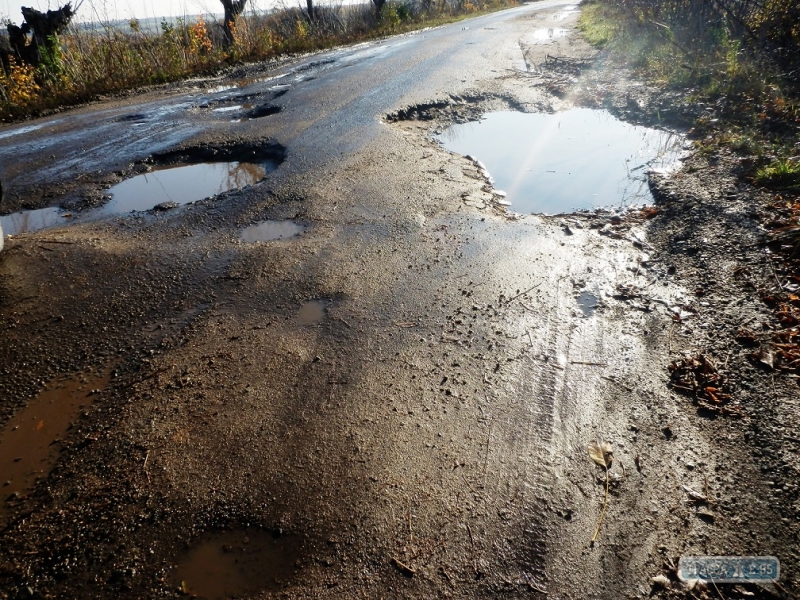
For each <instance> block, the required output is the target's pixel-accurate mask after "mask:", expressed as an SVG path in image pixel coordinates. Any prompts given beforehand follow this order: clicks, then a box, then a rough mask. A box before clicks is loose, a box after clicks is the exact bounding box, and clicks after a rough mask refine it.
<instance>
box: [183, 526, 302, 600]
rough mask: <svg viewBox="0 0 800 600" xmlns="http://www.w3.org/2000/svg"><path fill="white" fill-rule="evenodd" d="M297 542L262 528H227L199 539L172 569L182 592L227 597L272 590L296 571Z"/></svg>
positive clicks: (210, 597)
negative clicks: (236, 529)
mask: <svg viewBox="0 0 800 600" xmlns="http://www.w3.org/2000/svg"><path fill="white" fill-rule="evenodd" d="M299 557H300V545H299V543H298V542H297V541H296V540H294V539H291V538H287V537H282V536H276V535H274V534H272V533H270V532H267V531H264V530H263V529H257V528H247V529H240V530H238V531H226V532H223V533H218V534H215V535H213V536H211V537H209V538H206V539H205V540H203V541H200V542H199V543H198V544H197V545H196V546H195V547H194V548H192V549H190V550H189V551H188V552H187V553H186V554H185V555H184V557H183V559H182V560H181V561H180V563H179V564H178V566H177V568H176V569H175V581H176V583H177V584H178V586H179V587H180V588H181V589H182V591H183V592H184V593H185V594H191V595H192V596H194V597H199V598H206V599H207V600H227V598H231V597H239V596H248V595H253V594H257V593H258V592H261V591H265V590H274V589H276V588H278V587H279V586H280V585H281V584H282V583H284V582H286V581H288V580H290V579H291V578H292V577H293V576H294V574H295V570H296V567H295V563H296V561H297V560H298V558H299Z"/></svg>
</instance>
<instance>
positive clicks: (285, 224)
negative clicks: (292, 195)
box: [242, 221, 306, 244]
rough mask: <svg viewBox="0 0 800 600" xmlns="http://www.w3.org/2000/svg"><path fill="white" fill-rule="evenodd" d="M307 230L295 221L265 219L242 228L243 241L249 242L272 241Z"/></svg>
mask: <svg viewBox="0 0 800 600" xmlns="http://www.w3.org/2000/svg"><path fill="white" fill-rule="evenodd" d="M305 230H306V228H305V226H304V225H301V224H300V223H297V222H295V221H263V222H261V223H256V224H255V225H250V226H249V227H245V228H244V230H242V241H244V242H248V243H251V244H252V243H254V242H271V241H274V240H283V239H288V238H293V237H295V236H298V235H300V234H301V233H303V232H304V231H305Z"/></svg>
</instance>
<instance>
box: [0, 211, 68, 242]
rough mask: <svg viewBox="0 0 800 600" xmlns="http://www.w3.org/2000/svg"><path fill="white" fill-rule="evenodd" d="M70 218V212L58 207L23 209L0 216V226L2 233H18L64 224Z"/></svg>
mask: <svg viewBox="0 0 800 600" xmlns="http://www.w3.org/2000/svg"><path fill="white" fill-rule="evenodd" d="M71 218H72V214H71V213H68V212H66V211H63V210H61V209H60V208H40V209H38V210H23V211H20V212H16V213H12V214H10V215H5V216H3V217H0V226H2V229H3V235H19V234H21V233H28V232H29V231H38V230H40V229H47V228H48V227H57V226H59V225H66V224H67V223H69V220H70V219H71Z"/></svg>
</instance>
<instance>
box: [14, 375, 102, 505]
mask: <svg viewBox="0 0 800 600" xmlns="http://www.w3.org/2000/svg"><path fill="white" fill-rule="evenodd" d="M110 379H111V369H110V368H109V369H106V370H105V371H104V372H102V373H99V374H92V375H86V376H83V377H80V378H79V379H77V380H65V379H61V380H56V381H53V382H51V383H50V384H49V385H48V386H47V388H46V389H45V390H44V391H43V392H41V393H40V394H39V396H38V397H37V398H36V399H34V400H33V401H32V402H31V403H30V404H28V406H27V407H25V408H24V409H22V410H21V411H19V412H18V413H17V414H16V415H14V417H13V418H12V419H11V420H10V421H9V422H8V423H7V424H6V425H5V427H4V428H3V430H2V432H1V433H0V494H2V502H0V516H2V515H4V514H5V512H6V511H7V508H8V502H9V501H11V502H13V500H14V498H16V497H18V496H22V495H24V494H25V493H26V492H28V491H30V489H31V488H32V487H33V485H34V483H35V482H36V480H37V479H38V478H39V477H41V476H43V475H46V474H47V473H48V472H49V471H50V469H51V468H52V467H53V465H54V464H55V462H56V460H57V459H58V448H57V445H56V443H57V442H58V441H59V440H61V439H63V438H64V436H65V435H66V434H67V431H68V430H69V428H70V425H71V424H72V423H74V422H75V421H76V420H77V419H78V417H79V414H80V411H81V408H82V407H84V406H87V405H89V404H91V403H92V402H93V401H94V399H95V397H96V396H97V394H98V393H99V392H101V391H102V390H104V389H105V388H106V386H107V385H108V382H109V381H110Z"/></svg>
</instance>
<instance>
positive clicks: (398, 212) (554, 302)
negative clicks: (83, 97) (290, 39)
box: [0, 1, 800, 600]
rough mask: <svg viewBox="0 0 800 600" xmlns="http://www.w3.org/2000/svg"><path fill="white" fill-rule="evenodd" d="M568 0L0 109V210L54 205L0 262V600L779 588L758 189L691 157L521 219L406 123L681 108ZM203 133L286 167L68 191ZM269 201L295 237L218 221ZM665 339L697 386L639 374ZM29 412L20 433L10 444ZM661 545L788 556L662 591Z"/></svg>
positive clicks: (618, 594)
mask: <svg viewBox="0 0 800 600" xmlns="http://www.w3.org/2000/svg"><path fill="white" fill-rule="evenodd" d="M567 6H568V5H567V3H565V2H561V1H545V2H539V3H534V4H529V5H526V6H523V7H521V8H518V9H514V10H509V11H504V12H501V13H497V14H492V15H488V16H483V17H480V18H476V19H472V20H468V21H464V22H462V23H457V24H454V25H449V26H445V27H440V28H436V29H430V30H425V31H421V32H418V33H415V34H412V35H405V36H399V37H395V38H390V39H386V40H382V41H378V42H371V43H366V44H362V45H359V46H356V47H351V48H345V49H340V50H335V51H332V52H327V53H323V54H318V55H314V56H311V57H307V58H305V59H302V60H298V61H290V62H284V63H276V64H273V65H261V66H257V67H256V66H253V67H248V68H243V69H241V70H240V71H239V72H235V73H230V74H228V75H226V76H225V77H223V78H219V79H214V80H197V81H191V82H187V83H183V84H180V85H174V86H168V87H165V88H159V89H155V90H150V91H144V92H141V93H139V94H135V95H131V96H129V97H124V98H112V99H107V100H104V101H102V102H98V103H96V104H93V105H91V106H85V107H82V108H78V109H74V110H69V111H65V112H63V113H61V114H56V115H53V116H50V117H47V118H43V119H40V120H37V121H32V122H30V123H25V124H22V125H17V126H14V127H6V128H4V129H2V130H0V164H2V172H0V176H1V177H2V178H3V183H4V186H5V188H6V192H7V194H6V199H5V205H4V206H3V207H2V208H3V212H4V213H9V212H12V211H14V210H19V209H22V208H27V209H34V208H42V207H46V206H55V205H61V206H63V207H65V208H66V209H68V210H69V211H71V213H73V219H72V221H74V222H71V221H70V219H68V218H63V220H64V223H69V224H68V225H65V226H59V227H55V228H50V229H45V230H42V231H39V232H34V233H24V234H19V235H12V236H11V237H9V238H7V240H6V249H5V250H4V252H3V253H2V254H0V316H1V317H2V337H0V373H1V374H2V375H0V424H2V425H4V429H2V435H3V436H4V437H3V438H0V444H3V445H2V447H0V456H3V457H5V459H4V460H6V459H7V460H6V462H7V463H8V464H10V465H12V467H7V466H6V467H2V468H5V469H6V471H4V473H6V472H12V471H9V470H8V469H10V468H13V465H14V464H18V463H20V462H21V463H22V464H26V462H29V461H32V460H33V458H31V457H32V456H34V454H35V456H36V458H35V460H36V461H38V462H36V463H34V464H32V465H31V466H29V468H28V469H27V476H28V480H25V481H27V483H26V484H25V485H24V486H22V487H20V488H19V489H15V486H17V487H19V485H20V484H19V482H20V481H23V480H24V477H22V475H20V474H19V473H16V472H14V473H16V474H15V477H16V479H13V480H12V479H9V483H8V484H7V485H6V486H5V488H4V494H3V499H4V504H3V506H2V508H0V598H170V597H179V596H182V595H196V596H199V597H209V598H223V597H252V598H273V597H275V598H549V599H556V598H559V599H588V598H598V599H608V600H612V599H613V600H619V599H622V598H644V597H650V596H658V597H680V598H683V597H687V598H689V597H695V598H702V597H709V598H711V597H726V598H737V597H760V598H790V597H797V596H796V594H797V593H798V589H800V579H798V577H800V576H799V575H798V571H797V568H798V567H797V560H798V553H797V552H798V550H797V548H798V531H800V529H799V527H798V521H797V515H798V513H799V512H800V506H798V505H797V503H796V494H797V481H798V480H797V477H796V476H797V470H798V461H797V458H796V451H797V443H798V440H797V438H798V435H797V431H798V429H797V428H796V425H797V420H798V416H797V414H798V411H797V406H798V404H797V403H798V395H797V393H796V389H797V388H796V383H794V382H792V381H788V380H787V381H784V380H783V379H782V378H781V377H777V378H776V377H775V376H774V375H773V374H772V373H769V372H766V371H764V370H763V369H759V368H758V367H757V366H753V364H752V361H748V359H747V358H746V352H747V350H746V349H745V348H739V347H738V346H735V344H734V345H731V344H732V342H730V343H729V342H728V341H726V340H728V338H730V339H732V337H731V335H732V334H731V331H732V330H733V329H736V328H737V327H739V326H741V325H742V324H747V323H749V324H750V326H751V327H752V326H753V323H755V324H758V323H760V322H764V323H766V322H767V321H768V320H769V318H770V313H769V311H768V310H767V309H765V308H764V307H762V306H761V304H760V301H759V300H758V298H757V297H756V295H755V294H754V293H753V292H752V289H755V288H748V287H747V286H748V285H752V286H756V287H757V286H758V285H760V282H762V281H767V282H770V281H772V278H773V275H772V274H771V273H770V272H769V270H768V267H767V266H766V263H765V260H766V259H765V257H764V254H763V250H762V249H761V248H760V247H759V235H760V229H759V225H758V222H759V221H758V214H757V213H758V210H759V209H758V206H760V205H759V204H758V202H759V196H758V192H757V191H755V190H749V189H746V188H744V187H742V186H741V184H740V183H738V180H736V179H735V178H734V177H733V172H734V168H735V165H732V164H727V163H726V162H725V161H721V162H717V163H714V164H708V163H707V162H705V159H704V158H702V157H700V156H689V157H687V158H686V159H685V160H684V166H683V169H682V170H681V171H679V172H678V173H675V174H673V175H671V176H669V177H655V176H654V177H653V178H652V186H653V188H654V190H655V192H656V198H657V200H658V202H659V206H660V208H659V211H660V213H659V214H658V215H657V216H655V217H654V214H640V212H639V211H632V212H630V213H629V214H627V215H625V216H624V218H621V219H620V218H618V217H614V218H612V217H611V215H609V214H607V213H599V214H584V215H566V216H557V217H545V216H530V215H528V216H522V215H515V214H513V213H512V212H511V211H509V210H507V209H506V208H504V207H503V206H502V204H501V203H500V202H499V201H500V200H501V197H499V196H497V195H496V194H495V193H494V191H493V189H492V187H491V185H490V184H489V182H488V181H487V180H486V178H485V176H484V174H482V173H481V171H480V169H479V167H477V166H476V165H475V163H474V162H473V161H472V160H470V159H468V158H466V157H463V156H459V155H455V154H452V153H450V152H447V151H446V150H444V149H443V148H442V147H441V146H440V145H439V144H438V143H437V142H435V141H434V140H433V139H432V138H431V134H432V133H433V132H435V131H442V130H443V129H444V128H445V127H446V126H447V125H448V124H450V123H453V122H463V121H467V120H471V119H476V118H478V117H479V116H480V115H481V114H483V113H485V112H487V111H491V110H520V111H526V112H548V111H557V110H562V109H566V108H569V107H572V106H575V105H584V106H602V107H605V108H607V109H609V110H611V111H612V112H614V113H615V114H617V115H619V116H621V117H623V118H626V119H628V120H632V121H635V122H652V120H653V115H654V114H655V113H656V109H658V111H657V112H658V114H659V115H660V117H659V118H661V116H663V115H666V116H667V117H674V118H673V121H674V122H675V124H679V123H680V116H681V114H683V113H684V112H687V111H689V112H690V111H691V110H692V109H693V108H695V107H687V106H685V105H681V106H677V104H676V105H673V104H670V102H671V100H670V99H669V98H668V97H665V96H663V95H658V94H657V93H656V92H654V91H653V90H649V89H648V88H647V86H645V85H643V84H641V83H639V82H636V81H633V80H632V79H630V77H629V75H628V74H627V73H626V72H625V71H624V70H623V69H621V68H618V67H616V66H613V65H612V66H609V65H606V64H604V62H603V58H602V56H600V57H597V56H596V51H595V50H593V49H592V48H591V47H589V46H588V45H587V44H585V43H584V42H583V41H582V40H581V39H580V36H579V34H578V32H577V31H576V29H575V24H576V21H577V13H576V12H575V11H574V10H570V9H568V8H567ZM552 27H558V28H564V29H566V30H567V34H566V35H564V36H563V37H556V38H555V39H547V40H546V43H545V42H543V41H542V40H541V37H540V36H538V35H537V33H536V32H537V31H540V30H541V29H542V28H544V29H545V30H546V29H547V28H552ZM548 55H549V56H550V57H554V56H555V57H559V58H560V59H562V60H561V61H555V63H556V66H555V67H554V66H553V63H554V61H553V60H552V59H550V60H548ZM581 59H589V60H588V61H583V60H581ZM559 62H560V64H561V65H562V66H561V67H559V66H558V63H559ZM564 64H567V65H572V66H571V67H570V69H572V68H573V67H574V69H577V70H576V71H575V72H574V73H572V72H571V71H569V70H568V71H567V72H566V73H565V72H564V71H563V68H562V67H563V65H564ZM548 65H549V66H548ZM559 69H561V70H559ZM579 150H580V149H576V151H579ZM214 157H217V158H218V157H228V158H230V159H231V160H237V161H239V160H244V159H245V158H248V157H250V158H252V159H253V160H263V159H269V160H273V161H275V163H280V164H279V165H278V167H277V169H276V170H275V171H274V172H272V173H271V174H269V175H268V176H267V177H266V178H265V179H264V180H263V181H261V182H260V183H256V184H254V185H251V186H248V187H245V188H244V189H241V190H234V191H230V192H227V193H223V194H219V195H217V196H214V197H212V198H208V199H205V200H201V201H199V202H196V203H193V204H190V205H187V206H183V207H179V208H174V209H172V210H163V211H156V212H153V211H149V212H140V213H135V214H133V215H122V216H116V217H106V218H92V217H91V214H92V212H91V210H92V207H93V206H98V205H101V204H102V203H103V202H105V201H106V200H107V189H108V187H109V186H110V185H112V184H114V183H117V182H119V181H121V180H123V179H125V178H127V177H129V176H130V175H132V174H135V173H143V172H147V171H148V170H150V169H151V168H152V167H153V166H157V165H160V164H168V163H172V162H176V161H189V162H192V161H197V160H200V159H209V158H214ZM165 208H167V207H165ZM86 215H89V216H88V217H87V216H86ZM647 217H654V218H647ZM265 220H276V221H283V220H292V221H293V222H295V223H296V224H298V225H300V226H301V227H302V228H304V230H303V232H302V234H300V235H297V236H295V237H291V238H284V239H276V240H272V241H261V242H253V243H251V242H246V241H244V240H243V239H242V231H243V229H244V228H246V227H247V226H250V225H253V224H256V223H259V222H262V221H265ZM741 264H747V265H748V266H749V270H748V271H747V273H748V275H747V278H745V279H747V280H746V281H743V280H742V279H741V277H740V278H739V279H736V278H735V277H734V276H733V272H734V270H735V269H736V266H737V265H741ZM738 273H741V271H739V272H738ZM700 287H702V288H703V294H702V295H698V293H697V290H698V288H700ZM748 290H750V291H748ZM582 292H591V294H592V297H593V298H594V300H593V301H592V302H593V303H592V304H591V305H586V303H584V305H583V306H581V305H579V303H578V298H579V296H580V295H581V293H582ZM723 334H727V335H728V337H725V335H723ZM682 352H689V353H691V354H692V356H697V355H698V354H703V355H704V356H708V357H709V360H711V361H713V364H714V368H715V369H718V370H719V372H720V373H723V374H724V373H728V372H730V373H731V375H730V381H731V382H732V383H730V384H728V388H730V389H732V390H733V391H732V392H731V393H732V395H733V398H734V400H733V401H732V402H731V403H730V404H726V407H727V408H726V409H725V410H720V409H716V407H711V408H712V409H713V410H709V409H703V407H700V408H699V409H698V406H696V405H695V404H693V403H692V400H691V399H690V398H687V397H686V396H685V395H681V394H680V393H679V392H680V390H676V389H675V388H674V387H673V388H670V387H669V386H668V382H669V379H670V372H669V370H668V366H669V365H670V363H671V362H672V361H674V360H677V359H678V358H679V357H680V356H681V353H682ZM726 389H727V388H726ZM59 390H61V391H60V392H59ZM47 394H54V396H52V397H51V399H50V400H45V401H42V400H41V398H42V397H43V396H45V397H47V396H46V395H47ZM59 394H60V396H59ZM64 397H68V398H72V400H73V402H72V404H71V405H70V407H71V408H70V407H66V404H63V403H62V404H60V405H58V406H59V408H58V409H57V410H56V409H55V408H53V406H54V402H53V400H52V398H64ZM76 398H77V400H75V399H76ZM37 402H39V404H40V405H41V406H39V405H37V404H36V403H37ZM48 402H49V404H48ZM55 404H58V401H56V402H55ZM31 406H36V407H37V408H36V410H34V409H31ZM48 406H49V407H50V408H47V407H48ZM26 411H28V412H26ZM36 411H40V412H36ZM70 411H72V412H70ZM29 413H30V414H29ZM34 413H35V414H34ZM54 413H61V414H66V415H67V417H65V418H64V425H63V426H62V427H61V428H60V429H59V428H58V427H56V428H55V433H54V434H53V436H51V438H52V439H48V440H47V443H46V444H44V446H43V448H44V450H41V449H40V450H39V451H38V452H39V453H38V454H36V451H34V450H33V449H31V450H28V449H25V450H22V448H23V445H22V444H23V442H22V441H19V440H22V439H25V437H24V436H20V438H19V440H17V438H13V439H14V440H17V441H14V442H13V444H15V445H14V446H10V445H9V444H11V443H12V442H8V440H9V439H12V434H13V432H14V431H16V430H15V429H14V428H19V427H22V429H21V430H20V431H23V430H25V423H26V421H25V419H29V420H31V419H32V420H31V421H30V422H31V423H36V427H34V429H36V428H40V429H41V428H42V427H45V426H46V425H49V423H50V421H51V420H54V419H55V417H54V416H53V415H54ZM40 414H44V415H46V417H41V418H40V416H39V415H40ZM15 419H16V420H15ZM40 423H41V425H40ZM598 441H599V442H607V443H608V444H610V446H611V447H612V448H613V461H612V462H611V467H610V469H609V470H608V475H609V477H608V481H609V494H608V498H607V502H606V504H607V507H606V508H605V511H604V520H603V523H602V526H601V527H600V530H599V532H598V535H597V539H596V541H595V542H594V543H592V542H591V541H590V540H591V539H592V537H593V534H594V532H595V529H596V527H597V524H598V520H599V518H600V515H601V512H603V505H604V496H605V491H606V481H607V480H606V470H605V469H604V468H603V467H602V466H599V465H597V464H595V463H594V462H592V460H591V459H590V457H589V454H588V453H587V446H588V445H589V444H591V443H592V442H598ZM50 442H53V443H52V445H51V444H50ZM26 448H27V447H26ZM28 452H30V456H29V455H28ZM0 462H2V461H0ZM3 464H5V463H3ZM0 466H2V465H0ZM18 470H21V471H25V469H18ZM30 471H33V472H34V475H33V476H31V475H30ZM6 489H8V490H11V492H12V493H8V492H6V491H5V490H6ZM682 555H774V556H777V557H778V558H779V559H780V560H781V565H782V574H781V581H780V584H779V586H774V585H771V584H769V585H765V586H762V587H757V586H754V585H747V586H744V585H737V586H731V585H727V586H722V587H721V588H720V589H718V590H715V589H713V588H712V589H706V588H703V587H702V586H700V587H696V588H694V589H689V588H688V587H687V586H686V585H685V584H683V583H681V582H679V581H678V580H677V578H676V575H675V571H674V567H675V564H676V563H677V560H678V558H679V557H680V556H682ZM214 569H217V570H216V571H215V570H214ZM209 572H211V573H212V574H211V575H210V576H209V575H208V573H209ZM654 578H655V579H654ZM716 594H720V596H717V595H716ZM722 594H724V596H722Z"/></svg>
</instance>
